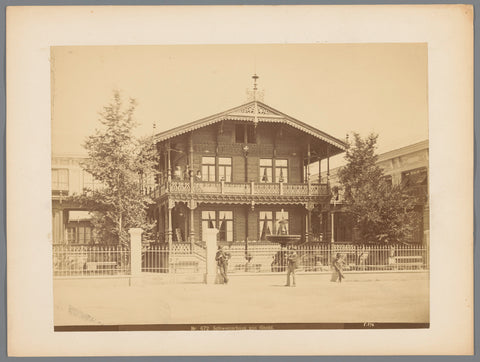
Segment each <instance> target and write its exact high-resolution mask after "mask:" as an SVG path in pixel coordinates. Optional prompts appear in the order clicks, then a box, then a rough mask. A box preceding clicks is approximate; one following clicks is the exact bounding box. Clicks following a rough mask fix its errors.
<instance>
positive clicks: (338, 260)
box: [330, 253, 345, 283]
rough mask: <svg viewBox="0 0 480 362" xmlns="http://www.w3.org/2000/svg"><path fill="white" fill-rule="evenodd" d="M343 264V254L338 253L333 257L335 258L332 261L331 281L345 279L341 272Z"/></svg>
mask: <svg viewBox="0 0 480 362" xmlns="http://www.w3.org/2000/svg"><path fill="white" fill-rule="evenodd" d="M344 265H345V259H344V255H343V254H340V253H338V254H337V256H336V257H335V260H334V261H333V263H332V268H333V274H332V279H330V281H331V282H337V281H338V282H339V283H341V282H342V279H345V275H344V274H343V266H344Z"/></svg>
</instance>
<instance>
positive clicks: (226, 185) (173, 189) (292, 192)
mask: <svg viewBox="0 0 480 362" xmlns="http://www.w3.org/2000/svg"><path fill="white" fill-rule="evenodd" d="M167 193H169V194H185V193H192V194H214V195H268V196H271V195H273V196H328V194H329V191H328V186H327V184H313V183H310V184H306V183H303V184H291V183H259V182H243V183H234V182H223V181H222V182H188V181H171V182H170V183H167V184H163V185H161V186H157V187H156V188H155V190H154V191H153V197H155V198H156V197H160V196H162V195H165V194H167Z"/></svg>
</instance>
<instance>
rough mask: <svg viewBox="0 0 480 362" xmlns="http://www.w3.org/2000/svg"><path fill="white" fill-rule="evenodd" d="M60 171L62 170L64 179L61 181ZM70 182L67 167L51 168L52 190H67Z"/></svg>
mask: <svg viewBox="0 0 480 362" xmlns="http://www.w3.org/2000/svg"><path fill="white" fill-rule="evenodd" d="M61 171H63V172H64V176H66V180H64V181H61V176H62V175H61ZM69 184H70V170H69V169H68V168H52V191H68V190H69ZM61 185H63V186H64V188H62V187H61Z"/></svg>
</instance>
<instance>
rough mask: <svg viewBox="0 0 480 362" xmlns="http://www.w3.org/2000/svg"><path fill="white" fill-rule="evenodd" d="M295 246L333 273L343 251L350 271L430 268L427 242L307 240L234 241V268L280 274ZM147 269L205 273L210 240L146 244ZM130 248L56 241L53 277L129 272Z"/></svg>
mask: <svg viewBox="0 0 480 362" xmlns="http://www.w3.org/2000/svg"><path fill="white" fill-rule="evenodd" d="M292 248H295V250H296V253H297V267H298V270H299V271H302V272H328V271H330V270H331V269H330V268H331V264H332V261H333V260H334V259H335V257H336V256H337V255H338V254H342V255H343V260H344V270H345V271H389V270H390V271H412V270H428V269H429V252H428V248H427V247H426V246H423V245H352V244H326V243H307V244H302V245H298V246H296V247H292V246H288V247H282V246H281V245H279V244H273V243H259V242H252V243H248V245H247V248H246V247H245V244H244V243H232V244H230V245H225V251H227V252H228V253H229V254H230V259H229V263H228V271H229V273H280V272H285V271H286V268H287V252H288V251H289V250H290V249H292ZM141 253H142V268H141V270H142V272H147V273H173V274H188V273H205V271H206V249H205V245H202V244H201V243H199V244H196V243H194V244H191V243H173V244H172V245H168V244H163V243H162V244H157V243H148V244H143V245H142V251H141ZM130 258H131V255H130V250H129V248H128V247H125V246H122V245H113V246H99V245H54V246H53V273H54V276H60V277H61V276H104V275H130V273H131V270H130Z"/></svg>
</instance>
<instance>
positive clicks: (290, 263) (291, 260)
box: [285, 246, 298, 287]
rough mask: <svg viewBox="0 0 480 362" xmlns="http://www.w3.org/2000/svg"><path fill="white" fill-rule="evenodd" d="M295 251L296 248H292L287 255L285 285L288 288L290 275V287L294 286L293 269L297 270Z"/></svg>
mask: <svg viewBox="0 0 480 362" xmlns="http://www.w3.org/2000/svg"><path fill="white" fill-rule="evenodd" d="M295 249H296V248H295V247H294V246H293V247H292V249H290V250H289V251H288V254H287V284H286V285H285V286H286V287H289V286H290V275H292V282H293V283H292V286H294V287H295V286H296V284H295V269H297V262H298V255H297V252H296V250H295Z"/></svg>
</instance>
